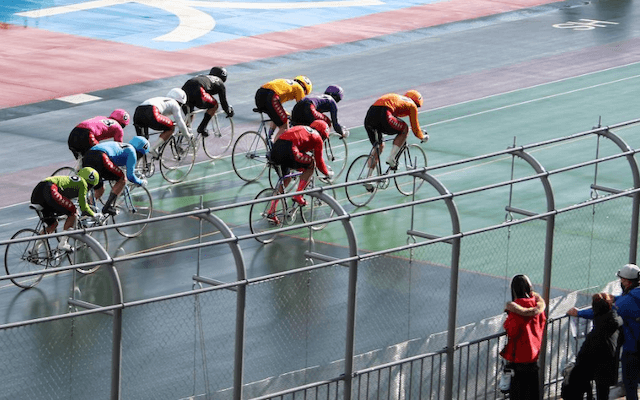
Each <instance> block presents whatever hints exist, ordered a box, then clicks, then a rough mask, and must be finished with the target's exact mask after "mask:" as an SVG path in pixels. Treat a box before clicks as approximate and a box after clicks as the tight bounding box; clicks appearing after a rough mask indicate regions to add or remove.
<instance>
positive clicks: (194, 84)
mask: <svg viewBox="0 0 640 400" xmlns="http://www.w3.org/2000/svg"><path fill="white" fill-rule="evenodd" d="M226 81H227V69H226V68H224V67H218V66H216V67H213V68H211V70H210V71H209V74H208V75H198V76H195V77H193V78H191V79H189V80H188V81H187V82H185V84H184V85H182V90H184V92H185V93H186V94H187V106H188V107H189V110H188V112H190V113H191V112H193V110H194V109H195V108H196V107H197V108H202V109H206V110H207V111H206V112H205V114H204V117H203V118H202V121H201V122H200V125H198V129H197V132H198V133H200V134H202V135H203V136H209V132H207V130H206V127H207V124H208V123H209V121H211V117H213V115H214V114H215V113H216V111H218V102H217V101H216V99H215V98H214V97H213V96H214V95H218V98H219V99H220V104H221V105H222V109H223V110H224V112H225V113H227V116H228V117H229V118H231V117H233V114H234V112H233V107H232V106H230V105H229V103H228V102H227V89H226V87H225V85H224V84H225V82H226ZM191 122H192V121H189V123H191Z"/></svg>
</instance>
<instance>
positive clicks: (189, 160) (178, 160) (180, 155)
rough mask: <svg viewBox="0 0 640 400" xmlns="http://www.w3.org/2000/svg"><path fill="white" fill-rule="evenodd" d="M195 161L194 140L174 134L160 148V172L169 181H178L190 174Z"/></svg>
mask: <svg viewBox="0 0 640 400" xmlns="http://www.w3.org/2000/svg"><path fill="white" fill-rule="evenodd" d="M195 161H196V149H195V147H194V145H193V141H191V140H189V139H188V138H186V137H184V136H176V135H174V136H172V137H171V138H170V139H169V140H168V141H167V142H166V143H165V144H164V145H163V147H162V150H160V173H162V176H163V177H164V179H166V180H167V182H170V183H178V182H180V181H182V180H183V179H184V178H186V177H187V175H189V172H191V169H193V163H194V162H195Z"/></svg>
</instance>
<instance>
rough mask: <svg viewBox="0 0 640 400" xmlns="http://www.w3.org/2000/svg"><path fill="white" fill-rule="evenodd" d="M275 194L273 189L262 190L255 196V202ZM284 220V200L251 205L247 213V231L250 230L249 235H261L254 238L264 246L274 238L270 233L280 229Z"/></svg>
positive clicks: (273, 234)
mask: <svg viewBox="0 0 640 400" xmlns="http://www.w3.org/2000/svg"><path fill="white" fill-rule="evenodd" d="M276 193H277V192H276V190H275V189H271V188H266V189H263V190H262V191H260V193H258V195H257V196H256V200H259V199H264V198H266V197H271V196H273V195H275V194H276ZM274 202H275V204H274ZM285 218H286V208H285V199H279V200H264V201H261V202H259V203H255V204H252V205H251V209H250V211H249V229H251V233H253V234H257V233H260V234H261V235H260V236H256V240H257V241H258V242H260V243H265V244H266V243H271V242H272V241H273V239H275V237H276V234H275V233H271V231H272V230H274V229H278V228H282V224H283V223H284V219H285Z"/></svg>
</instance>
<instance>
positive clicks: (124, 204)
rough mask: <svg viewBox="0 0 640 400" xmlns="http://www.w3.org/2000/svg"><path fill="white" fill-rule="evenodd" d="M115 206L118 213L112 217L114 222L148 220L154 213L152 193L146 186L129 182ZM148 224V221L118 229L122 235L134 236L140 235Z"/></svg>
mask: <svg viewBox="0 0 640 400" xmlns="http://www.w3.org/2000/svg"><path fill="white" fill-rule="evenodd" d="M115 208H116V211H117V214H116V215H115V216H114V217H112V219H113V222H114V223H122V222H130V221H145V220H148V219H149V218H151V214H152V213H153V201H152V200H151V193H149V191H148V190H147V188H145V187H142V186H136V185H133V184H129V185H127V186H125V188H124V190H123V191H122V193H120V196H118V198H117V199H116V203H115ZM146 226H147V224H146V223H140V224H136V225H130V226H122V227H119V228H116V230H117V231H118V233H119V234H121V235H122V236H124V237H128V238H132V237H136V236H138V235H140V234H141V233H142V231H143V230H144V228H146Z"/></svg>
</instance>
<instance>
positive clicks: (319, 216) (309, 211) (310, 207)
mask: <svg viewBox="0 0 640 400" xmlns="http://www.w3.org/2000/svg"><path fill="white" fill-rule="evenodd" d="M310 188H311V187H307V189H310ZM324 193H326V194H327V195H329V196H331V197H333V198H334V199H335V198H336V192H335V190H333V189H330V190H327V189H325V190H324ZM307 200H308V204H307V205H306V206H304V208H303V212H302V220H303V221H304V222H315V221H320V220H323V219H328V218H331V217H333V214H334V213H335V210H334V209H333V208H331V207H329V205H328V204H327V203H325V202H324V201H322V200H321V199H319V198H317V197H313V196H307ZM327 224H328V222H325V223H323V224H319V225H313V226H311V229H312V230H314V231H319V230H322V229H324V227H326V226H327Z"/></svg>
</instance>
